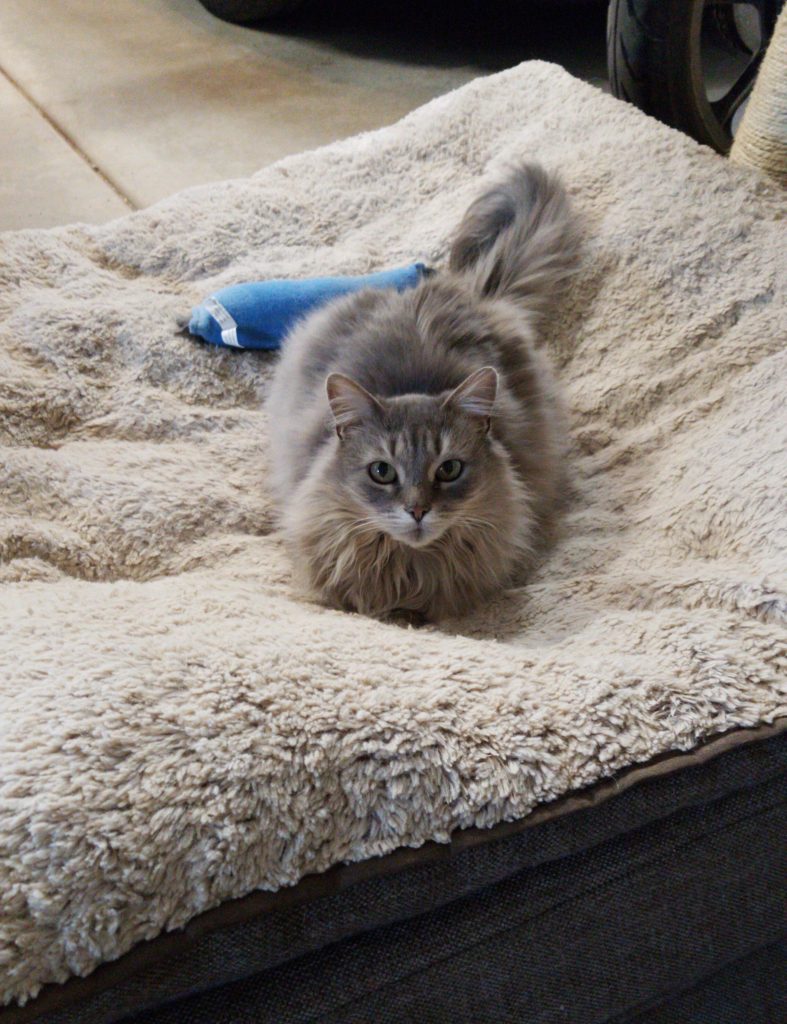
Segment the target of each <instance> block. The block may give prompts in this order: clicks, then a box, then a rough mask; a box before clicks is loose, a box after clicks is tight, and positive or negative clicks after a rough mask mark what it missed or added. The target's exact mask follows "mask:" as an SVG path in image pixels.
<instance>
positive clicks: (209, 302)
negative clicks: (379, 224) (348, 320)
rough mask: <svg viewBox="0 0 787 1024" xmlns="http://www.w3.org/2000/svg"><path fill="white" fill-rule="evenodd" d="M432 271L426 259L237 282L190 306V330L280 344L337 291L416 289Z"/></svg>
mask: <svg viewBox="0 0 787 1024" xmlns="http://www.w3.org/2000/svg"><path fill="white" fill-rule="evenodd" d="M429 272H430V271H429V270H428V269H427V268H426V267H425V266H424V264H423V263H412V264H411V265H410V266H409V267H399V268H397V269H396V270H383V271H380V272H379V273H377V274H367V275H366V276H365V277H313V278H309V279H307V280H304V281H255V282H253V283H252V284H233V285H230V286H229V287H228V288H222V289H221V290H220V291H218V292H216V293H215V294H214V295H211V296H210V297H209V298H207V299H206V300H205V301H204V302H203V303H202V305H201V306H196V307H195V308H194V309H193V310H192V311H191V319H190V320H189V332H190V333H191V334H196V335H197V336H198V337H200V338H204V340H205V341H209V342H211V344H213V345H225V346H228V347H230V348H265V349H274V348H279V346H280V345H281V343H282V339H283V338H284V337H285V335H286V334H287V332H288V331H289V329H290V328H291V327H292V326H293V324H294V323H295V322H296V320H299V319H301V317H303V316H305V315H306V314H307V313H310V312H311V311H312V310H313V309H316V308H317V307H318V306H322V305H324V304H325V303H326V302H329V301H330V300H331V299H335V298H336V297H337V296H339V295H347V294H348V293H349V292H356V291H359V290H360V289H361V288H396V290H397V291H400V292H401V291H404V290H405V289H406V288H413V287H414V286H415V285H417V284H418V282H419V281H420V280H421V278H422V277H424V276H425V275H426V274H428V273H429Z"/></svg>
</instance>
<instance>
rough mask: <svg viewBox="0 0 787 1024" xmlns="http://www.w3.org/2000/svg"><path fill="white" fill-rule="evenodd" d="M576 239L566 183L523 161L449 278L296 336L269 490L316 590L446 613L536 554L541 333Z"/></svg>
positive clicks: (546, 419)
mask: <svg viewBox="0 0 787 1024" xmlns="http://www.w3.org/2000/svg"><path fill="white" fill-rule="evenodd" d="M577 248H578V232H577V230H576V227H575V223H574V220H573V217H572V215H571V211H570V208H569V204H568V200H567V198H566V194H565V192H564V190H563V188H562V186H561V185H560V183H559V181H558V180H557V179H556V178H555V177H553V176H551V175H549V174H547V173H546V172H545V171H544V170H543V169H542V168H540V167H538V166H534V165H525V166H522V167H518V168H516V169H515V170H513V171H512V172H510V174H509V175H508V176H507V177H506V179H505V180H504V181H502V182H501V183H500V184H499V185H497V186H496V187H494V188H492V189H491V190H490V191H488V192H486V193H485V194H483V195H482V196H480V198H479V199H477V200H476V202H474V203H473V204H472V205H471V206H470V208H469V210H468V211H467V213H466V214H465V217H464V219H463V220H462V223H461V224H460V226H459V228H458V231H457V233H456V236H455V239H454V242H453V245H452V247H451V251H450V257H449V266H448V271H447V272H444V273H439V274H436V275H434V276H431V277H428V278H426V279H425V280H424V281H422V283H421V284H420V285H418V287H416V288H415V289H413V290H411V291H406V292H402V293H398V292H395V291H374V290H367V291H363V292H358V293H356V294H354V295H351V296H349V297H345V298H342V299H339V300H337V301H336V302H333V303H331V304H330V305H329V306H327V307H325V308H323V309H321V310H319V311H318V312H316V313H314V314H313V315H311V316H310V317H309V318H308V319H306V320H305V321H304V322H303V323H301V324H300V325H299V326H297V327H296V328H295V329H294V331H293V333H292V334H291V335H290V337H289V338H288V339H287V341H286V342H285V345H284V353H283V356H282V360H281V362H280V364H279V366H278V369H277V372H276V376H275V379H274V381H273V385H272V391H271V396H270V401H269V413H270V421H271V436H272V446H271V447H272V457H273V465H272V473H273V489H274V495H275V498H276V502H277V505H278V511H279V517H280V522H281V526H282V528H283V531H284V536H285V539H286V542H287V544H288V547H289V549H290V551H291V554H292V558H293V560H294V562H295V566H296V570H297V572H298V574H299V576H300V578H301V580H302V581H303V583H305V584H306V586H307V588H308V590H309V591H310V593H311V594H312V595H313V596H315V597H317V598H318V599H319V600H321V601H323V602H325V603H327V604H329V605H331V606H333V607H336V608H345V609H348V610H352V611H357V612H361V613H363V614H366V615H373V616H379V617H385V616H390V615H392V614H393V615H398V614H410V615H413V616H415V617H423V618H424V619H430V620H439V619H441V618H444V617H447V616H454V615H459V614H463V613H465V612H467V611H469V610H470V609H472V608H473V607H474V606H475V605H477V604H478V603H479V602H480V601H482V600H483V599H484V598H485V597H487V596H489V595H490V594H492V593H494V592H495V591H497V590H499V588H501V587H502V586H504V585H505V584H506V583H507V582H509V581H511V579H512V578H513V576H514V574H515V573H517V574H519V572H520V571H521V570H523V569H527V567H528V565H529V564H531V563H532V560H533V557H534V555H535V553H536V551H537V547H538V540H539V538H540V537H541V536H543V531H544V527H545V525H546V524H547V523H548V521H549V519H550V517H551V515H552V514H553V510H554V507H555V503H556V499H557V497H558V491H559V488H560V482H561V468H562V463H563V449H564V432H563V427H562V423H561V416H560V411H559V402H558V399H557V395H556V389H555V384H554V379H553V376H552V372H551V370H550V367H549V365H548V362H547V360H546V358H545V356H544V354H543V353H542V352H540V351H538V350H537V349H536V348H535V347H534V341H535V338H536V334H537V327H538V324H539V321H540V320H541V318H542V317H543V316H544V315H545V314H546V313H547V311H548V308H549V304H550V302H551V301H552V300H553V299H554V297H555V295H556V293H557V292H558V290H559V288H560V286H561V285H562V284H563V282H564V280H565V279H566V277H567V276H568V274H569V273H570V272H571V270H572V268H573V265H574V262H575V258H576V253H577Z"/></svg>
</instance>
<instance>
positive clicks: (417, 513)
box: [405, 505, 429, 523]
mask: <svg viewBox="0 0 787 1024" xmlns="http://www.w3.org/2000/svg"><path fill="white" fill-rule="evenodd" d="M405 511H406V512H409V513H410V515H411V516H412V517H413V519H414V520H415V521H416V523H420V522H421V520H422V519H423V517H424V516H425V515H426V513H427V512H428V511H429V509H428V507H427V506H426V505H410V506H409V507H408V508H407V509H405Z"/></svg>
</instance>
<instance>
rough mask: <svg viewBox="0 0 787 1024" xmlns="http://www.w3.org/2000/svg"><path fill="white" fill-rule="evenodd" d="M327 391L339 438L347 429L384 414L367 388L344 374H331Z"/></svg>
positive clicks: (327, 381) (326, 386)
mask: <svg viewBox="0 0 787 1024" xmlns="http://www.w3.org/2000/svg"><path fill="white" fill-rule="evenodd" d="M325 390H326V391H327V392H328V401H329V402H330V404H331V412H332V413H333V418H334V420H335V421H336V433H337V434H338V435H339V437H341V436H342V431H343V430H344V429H345V428H346V427H352V426H354V425H355V424H356V423H360V422H361V420H365V419H369V417H370V416H373V415H375V413H380V412H382V406H381V405H380V403H379V402H378V401H377V399H376V398H375V397H374V395H370V394H369V392H368V391H367V390H366V388H363V387H361V385H360V384H358V383H357V382H356V381H354V380H353V379H352V378H351V377H345V375H344V374H343V373H331V374H329V375H328V379H327V380H326V381H325Z"/></svg>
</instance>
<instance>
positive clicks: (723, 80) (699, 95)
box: [691, 0, 781, 152]
mask: <svg viewBox="0 0 787 1024" xmlns="http://www.w3.org/2000/svg"><path fill="white" fill-rule="evenodd" d="M780 6H781V4H780V3H778V2H776V3H774V2H773V0H705V3H704V4H702V5H698V7H697V9H696V15H695V19H694V24H693V25H692V33H691V36H692V49H693V50H694V52H693V53H692V58H693V60H692V65H693V67H694V69H696V70H695V73H694V75H693V77H694V87H695V94H696V100H697V106H698V108H699V112H700V115H701V117H702V120H703V122H704V124H705V127H706V130H707V132H708V134H709V135H710V137H711V139H712V140H713V144H714V145H715V146H716V148H717V149H719V150H721V151H722V152H727V150H729V148H730V146H731V144H732V139H733V136H734V133H735V129H736V127H737V123H738V120H739V116H740V114H741V113H742V112H743V107H744V105H745V103H746V100H747V99H748V98H749V94H750V93H751V90H752V87H753V85H754V82H755V79H756V78H757V72H758V71H759V68H760V63H761V62H762V58H763V56H764V54H765V50H766V48H767V46H768V42H769V40H770V37H771V33H772V31H773V26H774V23H775V21H776V9H777V8H778V7H780Z"/></svg>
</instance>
